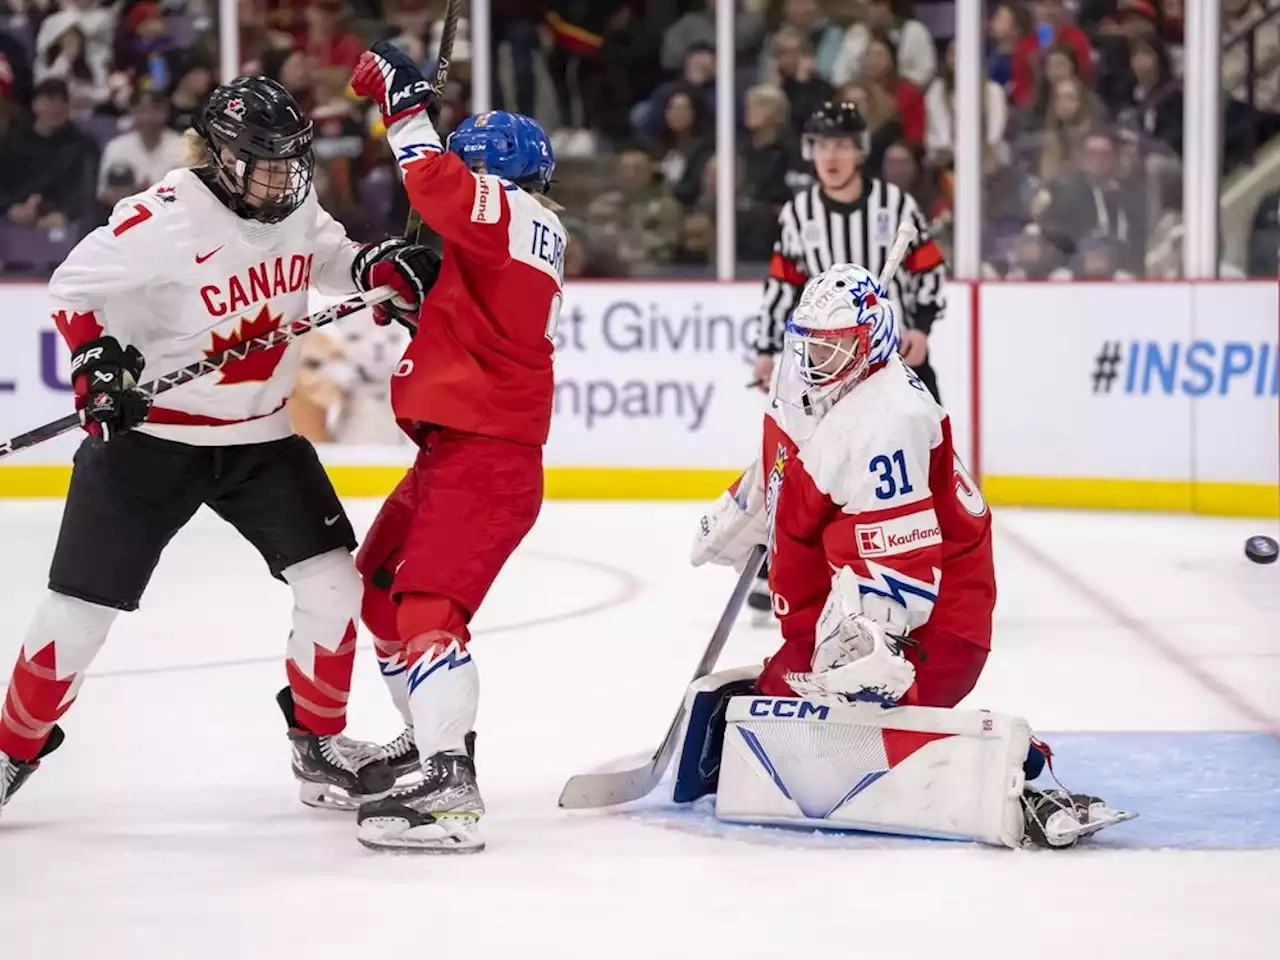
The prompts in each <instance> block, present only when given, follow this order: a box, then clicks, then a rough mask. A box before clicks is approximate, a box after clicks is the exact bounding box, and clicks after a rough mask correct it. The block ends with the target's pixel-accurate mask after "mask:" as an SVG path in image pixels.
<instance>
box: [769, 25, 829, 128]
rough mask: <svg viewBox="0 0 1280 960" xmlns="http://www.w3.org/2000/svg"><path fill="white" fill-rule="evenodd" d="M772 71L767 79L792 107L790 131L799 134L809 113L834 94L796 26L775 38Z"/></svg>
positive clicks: (780, 32) (811, 50) (783, 29)
mask: <svg viewBox="0 0 1280 960" xmlns="http://www.w3.org/2000/svg"><path fill="white" fill-rule="evenodd" d="M772 47H773V57H772V61H771V69H769V70H766V72H765V78H766V80H767V81H769V82H771V83H772V84H774V85H775V86H779V87H781V88H782V92H783V93H784V94H785V95H786V97H787V100H788V102H789V103H790V104H791V129H792V131H793V132H794V133H795V134H796V136H799V135H800V131H801V130H802V129H804V122H805V121H806V120H808V119H809V116H810V114H812V113H813V111H815V110H817V109H818V107H820V106H821V105H822V104H824V103H826V102H827V101H828V100H830V99H831V98H832V96H833V95H834V94H835V87H833V86H831V84H830V83H828V82H827V81H826V80H825V79H824V78H823V77H822V76H821V75H819V73H818V69H817V61H816V60H815V59H814V56H813V48H812V46H811V45H810V43H809V40H808V39H807V38H806V37H804V36H802V35H801V34H800V33H799V32H798V31H797V30H796V29H795V28H794V27H783V28H782V29H781V30H779V31H778V32H777V33H776V34H775V35H774V38H773V44H772Z"/></svg>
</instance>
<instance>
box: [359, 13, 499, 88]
mask: <svg viewBox="0 0 1280 960" xmlns="http://www.w3.org/2000/svg"><path fill="white" fill-rule="evenodd" d="M493 18H494V24H495V27H496V25H497V21H498V10H497V9H495V10H494V12H493ZM386 20H387V29H386V30H385V31H383V35H382V37H383V39H384V40H390V41H391V42H392V43H394V44H395V45H396V46H398V47H399V48H400V49H401V50H403V51H404V52H405V53H407V54H408V55H409V56H410V57H412V58H413V60H414V62H415V63H423V62H424V61H425V60H426V59H427V37H428V35H429V34H430V33H431V9H430V7H429V5H428V3H427V0H390V2H389V3H388V4H387V9H386ZM494 32H495V35H496V33H497V31H496V30H495V31H494ZM494 92H495V93H496V92H497V88H496V87H495V89H494Z"/></svg>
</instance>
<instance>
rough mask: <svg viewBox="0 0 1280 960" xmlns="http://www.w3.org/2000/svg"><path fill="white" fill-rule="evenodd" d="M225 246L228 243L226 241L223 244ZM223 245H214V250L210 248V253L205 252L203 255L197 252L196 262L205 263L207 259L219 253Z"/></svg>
mask: <svg viewBox="0 0 1280 960" xmlns="http://www.w3.org/2000/svg"><path fill="white" fill-rule="evenodd" d="M225 246H226V244H225V243H224V244H223V245H222V247H225ZM222 247H214V248H213V249H212V250H210V251H209V252H208V253H206V254H204V255H203V256H201V255H200V254H198V253H197V254H196V263H204V262H205V261H206V260H208V259H209V258H210V257H212V256H213V255H214V254H215V253H217V252H218V251H219V250H221V249H222Z"/></svg>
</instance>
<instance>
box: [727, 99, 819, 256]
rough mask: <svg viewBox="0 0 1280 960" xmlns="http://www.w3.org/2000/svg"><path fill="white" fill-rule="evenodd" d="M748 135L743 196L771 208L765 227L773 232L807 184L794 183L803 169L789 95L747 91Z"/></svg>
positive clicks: (745, 150) (745, 143)
mask: <svg viewBox="0 0 1280 960" xmlns="http://www.w3.org/2000/svg"><path fill="white" fill-rule="evenodd" d="M745 126H746V128H747V136H746V138H745V140H744V141H743V142H742V173H743V177H742V180H743V182H742V196H743V197H744V198H745V199H747V200H748V201H749V202H751V203H761V204H765V205H767V206H769V207H771V208H772V213H771V214H770V218H769V220H768V221H766V225H767V226H768V227H769V228H770V229H769V230H768V231H766V232H772V230H773V228H774V227H775V226H776V225H777V222H778V211H779V210H781V209H782V205H783V204H784V203H786V202H787V201H788V200H790V199H791V196H792V194H794V193H795V191H796V190H798V189H801V188H802V186H804V185H807V184H799V183H795V182H794V178H795V174H796V172H797V171H798V170H799V168H800V151H799V149H798V148H797V145H796V140H795V137H794V136H792V133H791V114H790V109H789V106H788V103H787V98H786V95H785V94H784V93H783V92H782V91H781V90H779V89H778V88H777V87H770V86H766V85H761V86H756V87H752V88H751V89H750V90H748V91H747V109H746V117H745Z"/></svg>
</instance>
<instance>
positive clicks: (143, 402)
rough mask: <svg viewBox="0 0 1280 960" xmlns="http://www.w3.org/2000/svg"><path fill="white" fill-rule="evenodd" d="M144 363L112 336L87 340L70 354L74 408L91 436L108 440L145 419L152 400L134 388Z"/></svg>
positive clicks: (138, 355) (138, 354) (135, 350)
mask: <svg viewBox="0 0 1280 960" xmlns="http://www.w3.org/2000/svg"><path fill="white" fill-rule="evenodd" d="M144 366H146V361H144V360H143V359H142V354H141V353H139V352H138V348H137V347H121V346H120V341H119V340H117V339H116V338H115V337H99V338H98V339H97V340H90V341H89V342H88V343H86V344H84V345H83V346H81V347H80V348H79V349H77V350H76V351H75V352H73V353H72V354H71V380H72V385H73V386H74V388H75V394H76V409H78V410H79V411H80V412H81V415H82V419H83V423H84V428H85V430H87V431H88V432H89V433H90V434H91V435H93V436H95V437H101V438H102V439H103V440H104V441H106V440H110V439H111V438H112V437H114V436H115V435H116V434H120V433H124V432H125V431H126V430H132V429H133V428H134V427H136V426H137V425H138V424H140V423H142V422H143V421H144V420H146V419H147V413H148V412H149V411H150V410H151V397H150V396H148V395H147V394H145V393H143V392H142V391H141V390H139V389H137V383H138V378H139V377H141V376H142V369H143V367H144Z"/></svg>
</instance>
